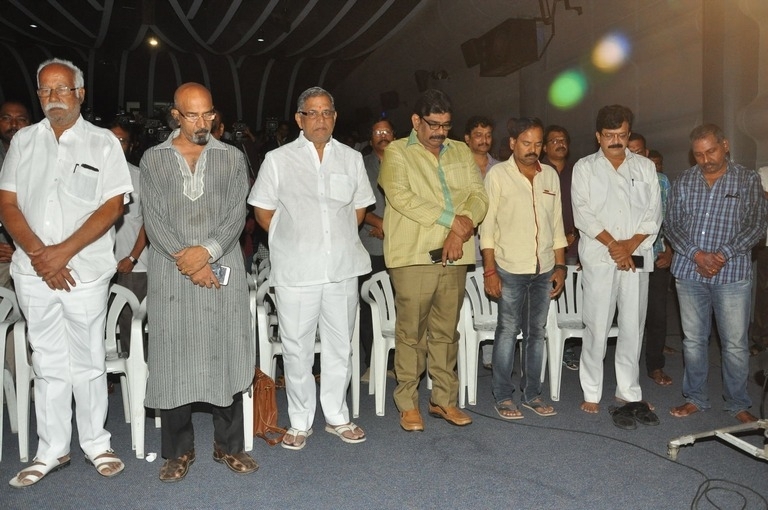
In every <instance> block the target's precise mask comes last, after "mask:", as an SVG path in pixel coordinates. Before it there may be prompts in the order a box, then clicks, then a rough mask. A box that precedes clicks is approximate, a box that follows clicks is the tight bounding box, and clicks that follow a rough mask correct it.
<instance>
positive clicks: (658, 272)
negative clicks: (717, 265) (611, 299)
mask: <svg viewBox="0 0 768 510" xmlns="http://www.w3.org/2000/svg"><path fill="white" fill-rule="evenodd" d="M671 279H672V273H671V272H670V271H669V268H666V269H659V268H658V267H655V268H653V272H651V273H649V274H648V312H647V313H646V316H645V332H646V333H645V368H646V370H647V371H648V373H651V372H653V371H654V370H656V369H658V368H664V364H665V361H666V360H665V358H664V346H665V345H666V342H667V293H668V292H669V283H670V281H671Z"/></svg>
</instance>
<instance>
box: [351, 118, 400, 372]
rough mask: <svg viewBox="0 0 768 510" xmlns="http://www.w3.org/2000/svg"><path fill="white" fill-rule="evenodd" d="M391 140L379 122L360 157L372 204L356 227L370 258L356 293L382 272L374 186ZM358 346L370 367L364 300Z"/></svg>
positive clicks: (379, 208) (380, 210) (380, 204)
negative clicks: (358, 228) (366, 150)
mask: <svg viewBox="0 0 768 510" xmlns="http://www.w3.org/2000/svg"><path fill="white" fill-rule="evenodd" d="M394 139H395V129H394V128H393V127H392V123H391V122H389V120H387V119H385V118H382V119H379V120H378V121H377V122H376V123H375V124H374V125H373V126H372V127H371V147H372V148H373V151H371V153H370V154H368V155H367V156H365V157H364V158H363V164H364V165H365V171H366V173H367V174H368V182H370V184H371V189H372V190H373V196H374V197H376V203H375V204H374V205H373V206H371V207H369V208H368V210H367V211H366V213H365V218H364V219H363V224H362V226H361V228H360V242H362V243H363V246H364V247H365V250H366V251H367V252H368V255H370V256H371V272H370V273H368V274H367V275H364V276H361V277H360V278H359V279H358V290H359V289H362V287H363V284H364V283H365V282H366V281H368V280H369V279H370V277H371V275H374V274H376V273H378V272H380V271H385V270H386V269H387V266H386V265H385V264H384V218H383V216H384V194H383V193H382V192H381V188H379V185H378V183H377V182H376V181H377V180H378V179H379V167H380V166H381V159H382V158H383V157H384V149H386V148H387V146H388V145H389V144H390V143H392V140H394ZM360 345H362V346H363V350H364V351H365V364H366V365H367V366H369V367H370V365H371V351H372V348H373V324H371V307H370V305H368V303H366V302H365V301H360ZM370 370H371V369H370V368H368V370H366V371H365V373H364V374H363V376H362V377H361V378H360V380H361V381H362V382H368V381H369V377H370Z"/></svg>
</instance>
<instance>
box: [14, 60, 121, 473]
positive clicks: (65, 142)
mask: <svg viewBox="0 0 768 510" xmlns="http://www.w3.org/2000/svg"><path fill="white" fill-rule="evenodd" d="M37 84H38V89H37V95H38V96H39V97H40V106H41V107H42V109H43V112H44V113H45V120H43V121H42V122H40V123H38V124H35V125H34V126H30V127H28V128H25V129H22V130H21V131H19V132H18V133H16V134H15V135H14V137H13V143H12V144H11V146H10V150H9V151H8V155H7V156H6V158H5V162H4V164H3V171H2V173H0V221H2V223H3V225H4V226H5V227H6V228H7V230H8V233H9V234H10V235H11V236H12V237H13V240H14V242H15V243H16V247H17V249H16V251H15V252H14V254H13V260H12V263H11V274H12V275H13V279H14V284H15V287H16V295H17V297H18V300H19V306H20V308H21V310H22V312H23V313H24V317H25V318H26V319H27V326H28V335H29V343H30V345H31V346H32V351H33V354H32V366H33V368H34V371H35V412H36V415H37V435H38V437H39V439H40V441H39V443H38V447H37V455H36V456H35V459H34V461H33V462H32V464H31V465H30V466H28V467H26V468H25V469H23V470H22V471H21V472H19V473H18V475H16V476H15V477H14V478H13V479H11V481H10V485H11V486H12V487H17V488H19V487H28V486H30V485H32V484H35V483H37V482H39V481H40V480H42V479H43V478H44V477H45V476H46V475H47V474H48V473H50V472H51V471H55V470H57V469H60V468H62V467H64V466H66V465H68V464H69V463H70V441H71V437H72V398H73V396H74V399H75V403H76V411H77V412H76V415H75V418H76V422H77V430H78V437H79V440H80V447H81V448H82V450H83V452H84V453H85V458H86V460H87V461H89V462H90V463H92V464H93V465H94V466H96V469H97V471H98V472H99V474H100V475H102V476H105V477H111V476H115V475H117V474H118V473H120V472H121V471H123V469H124V467H125V466H124V465H123V463H122V461H120V459H119V458H118V457H117V455H116V454H115V453H114V452H113V451H112V448H111V444H110V443H111V436H110V433H109V432H107V431H106V430H105V429H104V422H105V420H106V418H107V407H108V405H107V374H106V365H105V352H104V327H105V322H106V315H107V296H108V292H109V281H110V279H111V278H112V275H114V273H115V265H116V261H115V257H114V255H113V253H112V247H113V245H114V242H115V238H114V229H113V228H112V225H113V224H114V223H115V221H116V220H117V219H118V218H119V217H120V215H121V214H122V213H123V203H124V201H125V194H126V193H128V192H130V191H132V190H133V187H132V186H131V176H130V174H129V173H128V165H127V164H126V161H125V156H124V155H123V151H122V149H121V148H120V143H119V142H118V140H117V138H115V136H114V135H113V134H112V133H110V132H109V131H107V130H106V129H101V128H98V127H96V126H94V125H93V124H91V123H89V122H87V121H86V120H84V119H83V118H82V116H81V115H80V105H81V104H82V102H83V99H84V98H85V89H84V88H83V84H84V80H83V73H82V71H81V70H80V69H78V68H77V67H76V66H75V65H74V64H72V63H71V62H69V61H66V60H60V59H52V60H48V61H46V62H43V63H42V64H41V65H40V67H39V68H38V71H37Z"/></svg>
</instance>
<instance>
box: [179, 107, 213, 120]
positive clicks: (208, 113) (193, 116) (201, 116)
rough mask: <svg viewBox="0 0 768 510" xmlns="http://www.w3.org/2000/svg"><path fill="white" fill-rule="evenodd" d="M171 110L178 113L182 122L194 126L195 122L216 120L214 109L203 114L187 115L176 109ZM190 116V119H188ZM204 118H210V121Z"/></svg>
mask: <svg viewBox="0 0 768 510" xmlns="http://www.w3.org/2000/svg"><path fill="white" fill-rule="evenodd" d="M173 109H174V110H176V111H177V112H179V115H181V117H182V118H183V119H184V120H186V121H187V122H191V123H192V124H194V123H195V122H197V121H198V120H200V119H203V121H204V122H213V119H215V118H216V109H215V108H214V109H212V110H210V111H207V112H203V113H189V112H187V113H184V112H182V111H181V110H179V109H178V108H176V107H174V108H173ZM190 115H191V116H192V117H189V116H190ZM206 117H210V119H207V118H206Z"/></svg>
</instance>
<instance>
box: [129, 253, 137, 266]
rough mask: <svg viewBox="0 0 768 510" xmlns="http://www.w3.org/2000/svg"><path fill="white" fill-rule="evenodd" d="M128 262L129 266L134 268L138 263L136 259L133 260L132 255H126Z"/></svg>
mask: <svg viewBox="0 0 768 510" xmlns="http://www.w3.org/2000/svg"><path fill="white" fill-rule="evenodd" d="M128 260H130V261H131V264H133V265H134V266H135V265H136V264H138V263H139V261H138V259H135V258H134V257H133V255H128Z"/></svg>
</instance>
